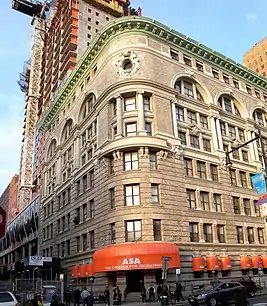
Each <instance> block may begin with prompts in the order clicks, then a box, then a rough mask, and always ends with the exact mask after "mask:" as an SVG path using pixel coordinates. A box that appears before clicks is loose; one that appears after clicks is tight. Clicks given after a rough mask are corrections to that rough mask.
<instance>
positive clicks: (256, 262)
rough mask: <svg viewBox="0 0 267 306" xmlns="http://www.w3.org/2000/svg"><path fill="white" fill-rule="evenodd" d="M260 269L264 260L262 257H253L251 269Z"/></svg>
mask: <svg viewBox="0 0 267 306" xmlns="http://www.w3.org/2000/svg"><path fill="white" fill-rule="evenodd" d="M259 266H260V267H262V260H261V258H260V256H252V257H251V267H252V269H258V268H259Z"/></svg>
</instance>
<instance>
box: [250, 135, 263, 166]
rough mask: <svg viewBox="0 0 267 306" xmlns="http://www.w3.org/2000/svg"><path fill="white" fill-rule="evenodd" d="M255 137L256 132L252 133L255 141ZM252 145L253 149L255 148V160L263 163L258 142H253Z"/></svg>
mask: <svg viewBox="0 0 267 306" xmlns="http://www.w3.org/2000/svg"><path fill="white" fill-rule="evenodd" d="M255 137H256V134H255V132H251V139H253V138H255ZM252 144H253V148H254V154H255V160H256V161H260V162H262V161H261V160H260V156H259V151H258V142H257V141H253V142H252Z"/></svg>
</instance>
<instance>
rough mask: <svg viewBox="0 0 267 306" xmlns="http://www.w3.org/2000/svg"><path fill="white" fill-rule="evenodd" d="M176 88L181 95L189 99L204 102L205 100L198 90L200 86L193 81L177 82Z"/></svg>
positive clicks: (183, 80)
mask: <svg viewBox="0 0 267 306" xmlns="http://www.w3.org/2000/svg"><path fill="white" fill-rule="evenodd" d="M174 88H175V89H176V90H177V91H178V92H179V93H180V94H181V95H184V96H186V97H188V98H191V99H195V100H198V101H201V102H204V99H203V97H202V95H201V93H200V91H199V89H198V85H197V84H196V83H194V82H192V81H191V80H187V79H182V80H177V81H176V82H175V84H174Z"/></svg>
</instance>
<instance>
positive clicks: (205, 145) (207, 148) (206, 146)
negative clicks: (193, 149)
mask: <svg viewBox="0 0 267 306" xmlns="http://www.w3.org/2000/svg"><path fill="white" fill-rule="evenodd" d="M203 149H204V151H206V152H211V143H210V140H209V139H206V138H203Z"/></svg>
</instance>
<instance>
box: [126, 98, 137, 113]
mask: <svg viewBox="0 0 267 306" xmlns="http://www.w3.org/2000/svg"><path fill="white" fill-rule="evenodd" d="M132 110H136V98H135V96H134V97H125V98H124V111H125V112H128V111H132Z"/></svg>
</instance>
